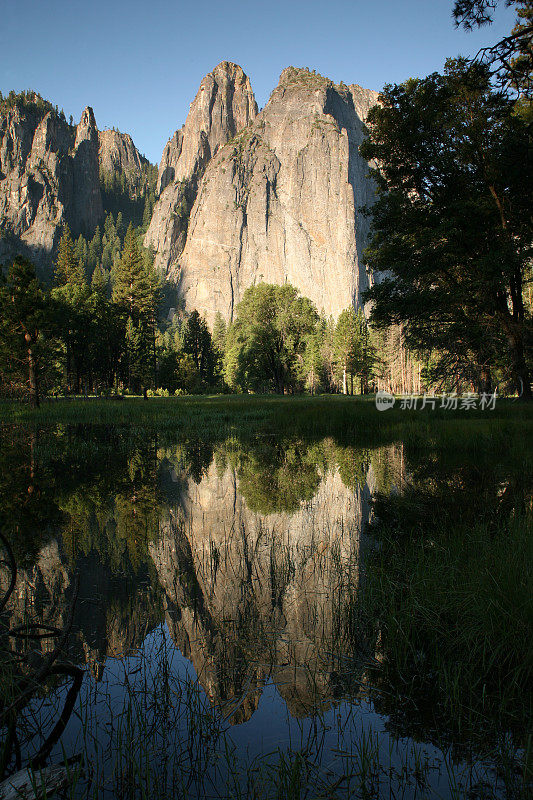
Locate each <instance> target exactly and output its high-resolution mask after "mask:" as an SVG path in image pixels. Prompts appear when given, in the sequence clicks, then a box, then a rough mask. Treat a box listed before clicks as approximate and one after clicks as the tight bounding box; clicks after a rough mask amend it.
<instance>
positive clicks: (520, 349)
mask: <svg viewBox="0 0 533 800" xmlns="http://www.w3.org/2000/svg"><path fill="white" fill-rule="evenodd" d="M502 327H503V329H504V331H505V334H506V336H507V341H508V342H509V351H510V354H511V362H512V367H513V374H514V379H515V382H516V388H517V391H518V396H519V397H520V398H521V399H522V400H533V394H532V392H531V377H530V375H529V370H528V368H527V363H526V358H525V355H524V340H523V335H522V331H521V329H520V326H519V325H517V324H516V323H514V321H510V320H509V317H508V315H507V314H503V315H502Z"/></svg>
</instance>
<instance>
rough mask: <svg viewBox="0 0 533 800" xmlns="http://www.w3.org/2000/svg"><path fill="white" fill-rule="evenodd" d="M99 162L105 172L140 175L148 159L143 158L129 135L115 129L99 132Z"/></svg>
mask: <svg viewBox="0 0 533 800" xmlns="http://www.w3.org/2000/svg"><path fill="white" fill-rule="evenodd" d="M98 162H99V166H100V169H101V170H103V171H104V172H124V173H126V174H131V173H140V172H141V171H142V168H143V165H144V164H147V163H148V159H147V158H145V157H144V156H142V155H141V154H140V153H139V151H138V150H137V148H136V147H135V144H134V143H133V139H132V138H131V136H130V135H129V133H121V132H120V131H116V130H114V129H107V130H103V131H99V132H98Z"/></svg>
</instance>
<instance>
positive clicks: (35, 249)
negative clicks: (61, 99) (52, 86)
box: [0, 107, 103, 264]
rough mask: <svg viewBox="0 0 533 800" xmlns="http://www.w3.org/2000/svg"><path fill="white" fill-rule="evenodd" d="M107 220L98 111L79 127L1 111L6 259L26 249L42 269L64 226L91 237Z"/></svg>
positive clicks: (0, 217) (0, 192) (50, 117)
mask: <svg viewBox="0 0 533 800" xmlns="http://www.w3.org/2000/svg"><path fill="white" fill-rule="evenodd" d="M102 215H103V209H102V200H101V196H100V184H99V175H98V131H97V128H96V123H95V120H94V114H93V111H92V109H91V108H86V109H85V111H84V112H83V114H82V117H81V121H80V124H79V125H78V126H77V128H72V127H71V126H69V125H68V124H67V122H66V121H65V120H64V119H61V117H59V116H58V114H57V113H55V112H54V111H49V112H48V113H47V114H45V115H44V116H42V115H41V114H39V113H38V112H37V111H36V110H35V109H33V108H31V107H28V108H20V107H14V108H10V109H8V110H7V111H4V112H0V228H1V233H2V234H3V235H2V236H0V259H2V258H5V257H9V256H10V255H12V254H13V253H14V252H15V251H20V250H22V251H23V252H24V253H25V254H26V255H28V256H30V257H32V258H33V259H34V260H35V261H36V262H37V263H41V264H42V263H44V262H46V261H47V260H49V258H50V255H51V253H52V250H53V248H54V246H55V244H56V243H57V240H58V237H59V233H60V228H61V226H62V225H63V223H65V222H68V223H69V225H70V226H71V228H72V230H73V232H74V233H78V232H80V233H82V232H83V233H86V232H91V231H92V230H94V228H95V226H96V225H97V224H98V223H99V222H100V221H101V218H102Z"/></svg>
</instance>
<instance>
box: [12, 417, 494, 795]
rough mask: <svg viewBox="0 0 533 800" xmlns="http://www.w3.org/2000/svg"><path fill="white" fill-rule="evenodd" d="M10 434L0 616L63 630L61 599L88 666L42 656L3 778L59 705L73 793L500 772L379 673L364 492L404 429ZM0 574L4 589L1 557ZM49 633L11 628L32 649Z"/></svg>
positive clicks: (386, 478)
mask: <svg viewBox="0 0 533 800" xmlns="http://www.w3.org/2000/svg"><path fill="white" fill-rule="evenodd" d="M3 453H4V460H3V463H4V465H5V464H6V463H7V461H8V460H9V464H10V469H9V474H7V472H5V474H4V477H3V479H2V480H3V483H2V486H1V492H2V500H3V503H4V509H5V515H4V516H5V519H7V526H8V527H9V521H10V519H11V521H12V522H13V526H14V528H15V527H16V529H17V531H18V539H17V540H16V544H14V547H13V550H14V555H15V558H16V560H17V564H18V574H17V582H16V587H15V590H14V592H13V594H12V595H11V597H10V599H9V603H8V606H7V611H6V614H7V616H6V619H7V623H8V625H9V626H11V627H12V628H13V627H14V626H17V625H24V624H27V623H28V622H32V623H39V624H41V625H42V624H46V625H50V626H54V627H55V628H57V629H59V630H64V629H65V628H66V627H67V626H68V625H69V618H70V616H71V615H72V620H71V627H70V633H69V636H68V660H69V662H70V663H73V664H76V665H78V666H80V667H82V668H83V680H82V682H81V686H80V687H79V688H76V690H75V691H73V689H72V680H68V681H67V682H62V681H63V679H62V678H60V677H59V676H56V677H55V678H53V679H52V680H49V681H48V683H47V684H46V689H45V690H43V689H41V690H37V689H36V691H35V692H34V693H33V695H32V697H31V698H30V699H29V701H28V702H27V703H26V705H25V706H24V708H23V709H22V710H21V712H20V716H19V718H18V720H17V726H18V728H17V737H16V739H15V740H14V741H13V742H11V743H10V749H9V752H5V754H4V758H5V763H4V765H3V766H4V777H6V776H8V775H9V774H13V773H14V772H16V771H17V768H20V766H24V765H25V764H26V763H27V760H28V758H30V757H31V756H33V755H34V754H35V753H36V752H38V751H39V749H40V748H42V747H43V742H46V740H47V737H49V736H50V734H51V732H52V731H53V729H54V726H55V725H56V724H57V722H58V719H61V713H62V708H63V706H64V705H65V704H66V709H67V710H66V712H63V722H65V723H66V724H65V725H64V726H61V731H60V735H58V736H56V737H55V738H56V739H57V741H54V742H53V743H52V746H51V747H48V750H49V751H50V752H49V755H48V756H47V761H46V763H47V764H49V763H52V764H57V763H60V762H62V761H63V760H64V759H65V757H66V758H68V759H71V760H72V763H73V766H72V771H73V776H71V779H70V785H69V787H68V788H67V790H65V791H66V792H67V796H70V795H72V796H75V797H86V796H87V797H102V798H104V797H105V798H114V797H116V798H119V797H143V796H144V797H150V798H152V797H161V798H164V797H171V796H179V795H180V794H181V795H182V796H183V797H250V798H252V797H257V798H259V797H279V798H282V797H283V798H285V797H300V796H301V797H310V798H311V797H358V796H361V797H404V798H418V797H420V798H422V797H450V798H451V797H457V796H464V795H466V792H467V791H468V790H469V789H470V790H472V792H473V794H472V796H484V795H483V787H484V786H485V787H487V786H488V785H490V787H491V793H492V792H493V791H495V790H496V789H497V785H498V779H497V776H496V775H495V774H494V773H493V772H491V766H490V763H483V762H482V761H481V760H479V759H478V758H475V757H472V756H468V754H467V753H465V751H464V750H463V752H462V753H461V754H460V755H457V753H453V754H452V750H451V749H450V748H449V747H448V744H446V745H445V744H444V743H443V744H442V746H439V741H440V733H439V731H438V730H437V731H434V732H433V735H432V736H431V737H427V738H426V740H424V737H423V736H422V737H420V736H418V737H416V738H417V740H415V738H412V737H411V736H409V735H407V734H406V733H405V731H402V729H401V726H399V725H398V724H394V723H393V722H392V721H391V717H390V713H386V712H385V708H387V709H389V708H390V702H391V698H390V697H388V698H387V697H385V696H384V693H385V694H386V690H384V689H383V687H382V688H377V686H376V685H375V681H373V675H374V674H375V672H376V670H379V667H380V664H381V661H382V659H383V653H382V651H381V644H380V639H381V637H380V629H379V620H368V619H365V617H364V615H363V614H360V613H359V611H360V609H359V607H358V603H359V596H360V593H361V592H362V590H363V588H364V584H365V565H366V563H367V561H368V558H369V557H370V556H371V554H372V552H373V551H374V549H375V548H376V547H377V546H378V544H377V543H376V542H375V540H374V539H373V536H372V532H371V531H370V530H369V523H370V522H371V520H372V513H373V512H372V506H371V500H372V497H373V495H374V494H375V493H376V492H378V491H379V492H383V493H391V492H392V493H401V492H402V491H403V487H404V485H405V484H406V483H408V482H409V480H410V478H411V474H410V467H409V466H408V465H407V464H406V462H405V458H404V448H403V446H402V444H401V443H395V444H391V445H387V446H382V447H376V448H366V449H361V448H355V447H350V446H347V445H339V444H337V443H335V442H334V441H333V440H332V439H322V440H315V441H309V442H306V441H302V440H300V439H295V440H290V439H285V440H276V439H271V438H263V439H255V440H253V441H247V442H245V443H243V442H242V441H239V440H238V439H237V438H227V439H225V440H223V441H219V442H215V443H213V442H211V443H209V444H206V443H203V442H201V441H188V440H177V439H176V438H174V437H173V436H172V435H171V434H169V433H168V431H167V432H166V433H165V434H164V436H162V435H159V436H158V435H157V434H156V433H154V432H152V433H148V432H146V431H136V432H132V431H131V430H129V431H126V430H120V429H105V430H104V429H98V428H92V429H88V428H81V427H80V428H78V429H75V428H61V429H57V430H54V431H47V432H43V431H41V432H33V433H28V432H24V431H20V430H13V429H11V430H9V431H4V436H3ZM9 515H11V517H10V516H9ZM11 541H13V538H11ZM0 575H1V577H0V587H1V588H2V589H3V590H4V591H5V590H6V588H7V585H8V582H9V570H8V569H7V567H6V566H5V565H4V567H3V568H2V571H1V573H0ZM56 640H57V637H55V638H54V637H49V638H42V639H35V640H33V639H30V640H28V639H24V638H18V639H15V640H13V641H11V643H10V645H9V646H10V648H11V650H12V651H13V652H15V653H18V654H19V655H21V656H24V659H29V658H30V657H31V653H30V654H29V651H31V649H38V650H40V652H41V653H44V654H46V653H48V652H50V651H51V650H53V648H54V646H55V644H56ZM66 659H67V656H65V657H62V661H65V660H66ZM21 663H22V664H23V665H24V664H25V663H26V662H25V661H23V660H21ZM23 668H24V666H23ZM393 702H394V703H395V704H396V706H397V710H398V715H397V716H398V717H399V718H400V719H401V718H402V717H403V716H404V712H405V714H409V713H410V712H409V710H408V709H407V708H406V709H405V710H403V709H402V702H403V700H402V697H401V695H398V696H396V697H395V698H394V701H393ZM402 733H403V734H404V735H402ZM3 736H4V737H5V736H6V729H4V731H3ZM53 738H54V737H52V739H53ZM4 741H6V739H5V738H4ZM442 741H443V742H445V741H447V739H446V736H443V737H442ZM78 758H79V759H81V761H80V762H79V765H78V766H76V764H77V761H76V759H78ZM80 765H81V766H82V771H78V769H79V766H80ZM69 793H70V795H69ZM476 793H477V794H476ZM485 796H486V795H485Z"/></svg>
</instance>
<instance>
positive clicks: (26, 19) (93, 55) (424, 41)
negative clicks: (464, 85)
mask: <svg viewBox="0 0 533 800" xmlns="http://www.w3.org/2000/svg"><path fill="white" fill-rule="evenodd" d="M501 5H502V6H503V5H504V4H503V0H502V2H501ZM0 6H1V8H0V90H1V91H2V92H3V93H6V92H8V91H9V90H10V89H16V90H17V91H18V90H21V89H27V88H32V89H36V90H37V91H38V92H40V94H42V95H43V96H44V97H46V98H47V99H49V100H51V102H53V103H54V104H57V105H58V106H59V107H60V108H63V109H64V110H65V114H66V115H67V117H68V116H69V115H70V114H72V115H73V117H74V119H75V120H76V121H77V120H78V119H79V117H80V114H81V111H82V110H83V108H84V107H85V106H86V105H91V106H92V107H93V108H94V112H95V115H96V121H97V124H98V127H99V128H100V129H103V128H105V127H111V126H113V125H114V126H115V127H117V128H118V129H119V130H122V131H125V132H127V133H130V134H131V135H132V136H133V139H134V141H135V144H136V145H137V147H138V148H139V150H141V152H144V153H145V154H146V155H147V156H148V158H149V159H150V160H151V161H152V162H155V163H158V162H159V159H160V157H161V151H162V149H163V146H164V144H165V142H166V141H167V139H168V138H169V137H170V136H171V135H172V133H173V132H174V131H175V130H176V129H177V128H179V127H180V126H181V125H182V124H183V122H184V121H185V117H186V115H187V111H188V109H189V103H190V102H191V101H192V99H193V98H194V95H195V94H196V91H197V89H198V84H199V83H200V81H201V79H202V77H203V76H204V75H205V74H206V73H207V72H210V71H211V70H212V69H213V67H215V66H216V64H218V63H219V62H220V61H224V60H227V61H235V62H236V63H238V64H240V65H241V66H242V68H243V69H244V71H245V72H246V73H247V74H248V75H249V77H250V80H251V82H252V87H253V89H254V91H255V95H256V98H257V102H258V104H259V106H260V107H262V106H264V105H265V103H266V101H267V100H268V97H269V94H270V92H271V91H272V89H273V88H274V87H275V86H276V85H277V82H278V78H279V74H280V72H281V71H282V69H283V68H284V67H287V66H290V65H293V66H297V67H302V66H306V67H309V68H311V69H316V70H317V71H318V72H320V73H321V74H323V75H326V76H328V77H329V78H331V79H332V80H334V81H335V82H340V81H341V80H343V81H344V82H345V83H359V84H361V85H362V86H365V87H368V88H371V89H380V88H381V87H382V86H383V84H385V83H399V82H401V81H403V80H405V79H406V78H409V77H416V76H423V75H427V74H428V73H430V72H433V71H435V70H440V69H442V67H443V64H444V61H445V59H446V57H447V56H455V55H458V54H463V55H471V54H474V53H476V52H477V50H478V49H479V48H480V47H481V46H483V45H485V44H489V43H492V42H493V41H495V40H496V39H497V38H498V37H501V36H503V35H504V34H505V33H506V32H508V31H509V30H510V28H511V27H512V24H513V19H514V16H513V13H512V11H509V10H506V9H505V8H501V9H499V10H498V13H497V16H496V20H495V23H494V24H493V25H492V26H490V27H487V28H483V29H482V30H481V31H475V32H473V33H465V32H463V31H462V30H458V29H456V28H455V27H454V24H453V21H452V17H451V12H452V0H367V2H362V1H361V0H351V2H350V0H320V2H316V0H264V2H257V1H256V0H248V2H244V0H228V1H227V2H223V1H222V0H196V2H194V0H193V1H191V0H189V2H183V1H182V0H128V1H127V2H126V1H125V0H84V1H83V2H82V1H81V0H0Z"/></svg>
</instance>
